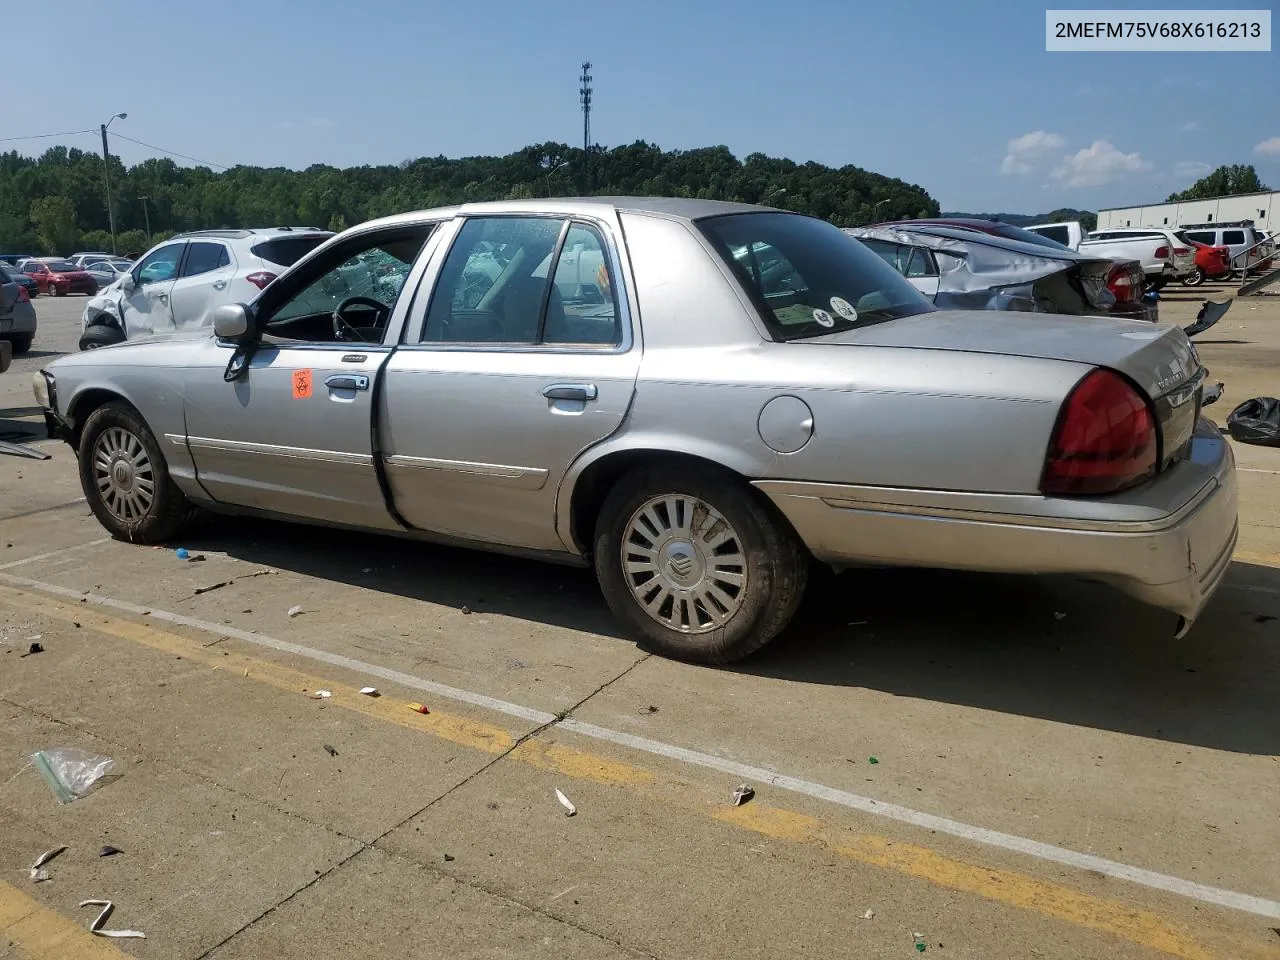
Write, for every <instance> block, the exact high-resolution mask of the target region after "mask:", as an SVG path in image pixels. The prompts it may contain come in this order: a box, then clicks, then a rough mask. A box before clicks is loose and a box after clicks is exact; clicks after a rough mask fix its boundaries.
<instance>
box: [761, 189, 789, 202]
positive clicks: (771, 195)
mask: <svg viewBox="0 0 1280 960" xmlns="http://www.w3.org/2000/svg"><path fill="white" fill-rule="evenodd" d="M786 192H787V188H786V187H779V188H778V189H777V190H770V191H769V192H768V193H767V194H765V198H764V202H765V203H768V202H769V201H770V200H772V199H773V198H774V197H776V196H778V195H779V194H783V193H786Z"/></svg>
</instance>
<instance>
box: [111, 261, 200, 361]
mask: <svg viewBox="0 0 1280 960" xmlns="http://www.w3.org/2000/svg"><path fill="white" fill-rule="evenodd" d="M186 246H187V244H186V241H185V240H178V241H176V242H174V243H166V244H165V245H164V246H161V247H157V248H156V249H155V250H153V251H151V253H149V254H147V256H146V257H144V258H143V259H142V260H140V261H139V262H138V265H137V266H135V267H134V268H133V270H132V271H131V275H132V277H133V289H132V290H125V289H121V291H120V293H121V296H120V320H121V322H122V323H123V324H124V331H125V336H127V337H131V338H132V337H145V336H149V335H151V334H153V333H172V332H173V330H174V325H173V313H172V312H171V311H170V309H169V293H170V291H171V290H173V283H174V280H176V279H177V276H178V265H179V264H180V263H181V262H182V253H183V250H185V249H186ZM126 285H127V284H126Z"/></svg>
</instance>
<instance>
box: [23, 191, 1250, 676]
mask: <svg viewBox="0 0 1280 960" xmlns="http://www.w3.org/2000/svg"><path fill="white" fill-rule="evenodd" d="M370 263H376V264H377V265H378V270H377V271H376V277H374V274H373V273H370V271H369V270H368V269H367V267H368V265H369V264H370ZM370 277H373V278H374V279H368V278H370ZM352 278H357V279H356V280H353V279H352ZM359 278H365V279H363V280H361V279H359ZM375 280H376V282H375ZM366 281H367V282H366ZM1203 380H1204V370H1203V368H1202V367H1201V365H1200V363H1199V361H1198V359H1197V357H1196V353H1195V350H1194V348H1193V347H1192V346H1191V344H1190V343H1189V341H1188V340H1187V338H1186V336H1185V335H1184V334H1183V333H1182V332H1181V331H1179V330H1176V329H1168V328H1159V327H1154V326H1152V325H1151V324H1145V323H1137V322H1127V321H1120V320H1113V319H1105V318H1093V317H1079V316H1073V317H1060V316H1056V315H1046V314H1022V313H1012V312H993V311H982V312H962V311H944V310H938V309H936V308H935V307H934V306H933V305H932V304H931V303H929V302H928V301H927V300H926V299H925V298H924V297H923V296H922V295H921V294H920V293H919V292H918V291H916V290H915V289H914V288H913V287H912V286H911V285H910V284H909V283H907V281H906V280H904V279H903V278H902V277H901V276H900V275H899V274H898V273H897V272H896V271H895V270H893V269H892V268H891V267H890V266H889V265H888V264H886V263H885V262H884V261H883V260H881V259H880V257H878V256H876V255H875V254H874V253H872V252H870V251H869V250H867V249H866V248H865V247H863V246H862V245H861V244H860V243H858V242H856V241H854V240H851V239H850V238H848V237H846V236H845V235H844V234H842V233H841V232H840V231H839V230H838V229H837V228H835V227H833V226H831V225H830V224H827V223H824V222H822V221H820V220H816V219H812V218H809V217H804V216H800V215H796V214H791V213H784V212H781V211H776V210H768V209H764V208H760V207H751V206H745V205H737V204H724V203H715V202H711V201H696V200H664V199H616V198H594V199H581V200H546V201H538V200H530V201H512V202H503V203H493V204H475V205H469V206H464V207H455V208H448V209H439V210H430V211H425V212H421V213H413V214H406V215H402V216H397V217H392V218H388V219H384V220H378V221H374V222H370V223H366V224H362V225H360V226H358V227H355V228H353V229H351V230H348V231H346V232H344V233H342V234H340V235H338V236H336V237H334V238H332V239H331V240H329V241H327V242H326V243H324V244H323V245H321V246H320V247H318V248H317V249H316V250H314V251H313V252H312V253H310V254H309V255H308V256H306V257H305V258H304V259H302V260H301V261H299V262H298V263H297V264H295V265H294V266H293V267H292V268H291V269H290V270H289V271H288V272H286V273H285V274H284V275H282V276H281V277H280V278H279V279H277V280H276V281H275V282H274V283H272V284H271V285H270V286H269V287H267V288H266V290H264V291H263V292H262V294H261V295H259V296H258V297H257V298H256V299H255V300H254V302H253V303H251V304H248V305H236V304H233V305H228V306H224V307H221V308H219V310H218V311H217V313H216V315H215V318H214V329H213V331H211V332H210V334H209V335H207V336H203V337H200V338H196V339H190V338H188V339H181V340H179V339H167V340H166V339H150V340H141V341H133V340H131V341H129V342H128V343H126V344H121V345H119V346H114V347H109V348H104V349H101V350H96V351H90V352H87V353H81V354H73V355H70V356H65V357H62V358H60V359H58V360H55V361H54V362H53V363H51V364H50V365H49V366H48V367H46V368H45V369H44V370H43V371H41V372H40V373H39V374H38V375H37V376H36V382H35V392H36V397H37V399H38V401H39V402H40V403H41V404H42V405H43V406H44V407H45V408H46V410H47V423H48V425H49V429H50V432H51V434H52V435H55V436H59V437H63V438H65V439H66V440H67V441H68V442H69V443H70V444H71V445H72V446H73V447H74V448H75V449H76V451H77V453H78V455H79V463H80V472H81V479H82V482H83V486H84V490H85V495H86V496H87V497H88V499H89V503H90V505H91V506H92V508H93V510H94V512H95V513H96V515H97V516H98V518H99V520H100V521H101V522H102V524H103V525H104V526H105V527H106V528H107V529H108V530H109V531H110V532H111V533H112V534H114V535H115V536H117V537H119V538H121V539H126V540H131V541H137V542H142V543H151V542H157V541H165V540H168V539H170V538H172V537H173V536H175V534H176V533H177V531H178V530H179V529H180V527H181V525H182V524H183V522H184V521H185V520H186V518H187V517H188V516H189V515H190V514H191V512H192V511H193V509H194V508H204V509H207V510H212V511H220V512H227V513H240V514H261V515H270V516H277V517H286V518H292V519H296V520H300V521H304V522H312V523H324V524H332V525H340V526H345V527H353V528H360V529H365V530H374V531H383V532H386V533H388V534H396V535H400V536H407V537H414V538H420V539H424V540H435V541H443V542H447V543H454V544H459V545H463V546H472V547H480V548H486V549H492V550H500V551H507V552H511V553H518V554H525V555H530V556H536V557H542V558H546V559H548V560H554V561H560V562H565V563H572V564H579V565H588V564H592V565H594V567H595V570H596V573H597V576H598V578H599V581H600V585H601V588H602V590H603V592H604V595H605V597H606V599H607V600H608V603H609V605H610V607H611V608H612V609H613V610H614V612H615V613H616V614H617V616H618V617H619V618H620V619H621V620H622V621H623V622H624V623H625V624H626V626H627V627H628V628H629V630H630V631H631V633H632V634H633V635H634V636H635V637H636V638H637V639H638V640H639V641H640V642H641V643H642V644H644V645H646V646H647V647H649V648H651V649H655V650H658V651H660V652H662V653H664V654H667V655H669V656H674V657H680V658H684V659H689V660H695V661H701V662H713V663H723V662H728V661H732V660H735V659H738V658H741V657H743V656H746V655H748V654H750V653H751V652H752V651H754V650H756V649H758V648H759V647H761V646H762V645H763V644H765V643H766V642H768V641H769V640H770V639H771V638H772V637H774V636H775V635H776V634H777V633H778V632H779V631H780V630H781V629H782V628H783V627H784V626H785V625H786V623H787V622H788V620H789V619H790V618H791V616H792V614H793V613H794V612H795V610H796V608H797V606H798V605H799V603H800V599H801V595H802V593H803V592H804V588H805V584H806V579H807V577H808V574H809V572H810V569H811V566H812V565H813V564H814V562H815V561H817V562H820V563H823V564H828V565H831V566H834V567H843V566H847V565H854V564H867V563H873V564H890V565H916V566H934V567H949V568H963V569H969V570H981V571H1000V572H1017V573H1076V574H1088V575H1092V576H1096V577H1099V578H1103V579H1105V580H1107V581H1109V582H1111V583H1113V584H1114V585H1115V586H1117V587H1118V588H1120V589H1121V590H1123V591H1125V592H1126V593H1129V594H1131V595H1133V596H1135V597H1138V598H1140V599H1142V600H1144V601H1147V602H1149V603H1151V604H1155V605H1157V606H1160V607H1164V608H1166V609H1168V610H1169V611H1171V612H1172V613H1173V614H1176V615H1177V617H1178V623H1179V626H1178V629H1181V630H1185V629H1187V628H1188V627H1189V626H1190V624H1191V622H1192V621H1193V620H1194V619H1195V617H1196V615H1197V614H1198V613H1199V612H1200V610H1201V609H1202V608H1203V606H1204V604H1205V603H1206V602H1207V600H1208V599H1209V596H1210V595H1211V594H1212V592H1213V591H1214V589H1215V588H1216V587H1217V586H1218V584H1219V582H1220V580H1221V579H1222V577H1223V575H1224V573H1225V571H1226V568H1227V565H1228V564H1229V562H1230V559H1231V554H1232V548H1233V545H1234V543H1235V539H1236V479H1235V472H1234V464H1233V461H1232V457H1231V453H1230V450H1229V448H1228V447H1227V445H1226V444H1225V443H1224V441H1223V440H1222V438H1221V436H1220V435H1219V434H1218V432H1217V430H1216V429H1214V428H1213V426H1212V425H1211V424H1209V423H1207V421H1203V420H1202V419H1201V418H1200V403H1201V392H1202V384H1203ZM1171 619H1172V618H1171Z"/></svg>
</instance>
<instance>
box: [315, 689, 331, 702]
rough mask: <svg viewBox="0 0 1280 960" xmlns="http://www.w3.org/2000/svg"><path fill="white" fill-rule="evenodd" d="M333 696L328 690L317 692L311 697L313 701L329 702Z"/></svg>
mask: <svg viewBox="0 0 1280 960" xmlns="http://www.w3.org/2000/svg"><path fill="white" fill-rule="evenodd" d="M332 696H333V694H332V693H331V692H330V691H328V690H317V691H316V692H315V693H313V694H312V695H311V699H312V700H328V699H329V698H330V697H332Z"/></svg>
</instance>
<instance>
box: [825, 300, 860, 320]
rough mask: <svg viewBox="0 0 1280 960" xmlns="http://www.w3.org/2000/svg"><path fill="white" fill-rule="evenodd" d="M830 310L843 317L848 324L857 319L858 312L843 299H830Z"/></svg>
mask: <svg viewBox="0 0 1280 960" xmlns="http://www.w3.org/2000/svg"><path fill="white" fill-rule="evenodd" d="M831 309H832V310H834V311H835V312H836V313H837V314H839V315H840V316H842V317H844V318H845V319H846V320H848V321H849V322H850V323H852V322H853V321H854V320H857V319H858V311H857V310H855V309H853V304H852V303H850V302H849V301H848V300H846V299H845V298H844V297H832V298H831Z"/></svg>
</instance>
